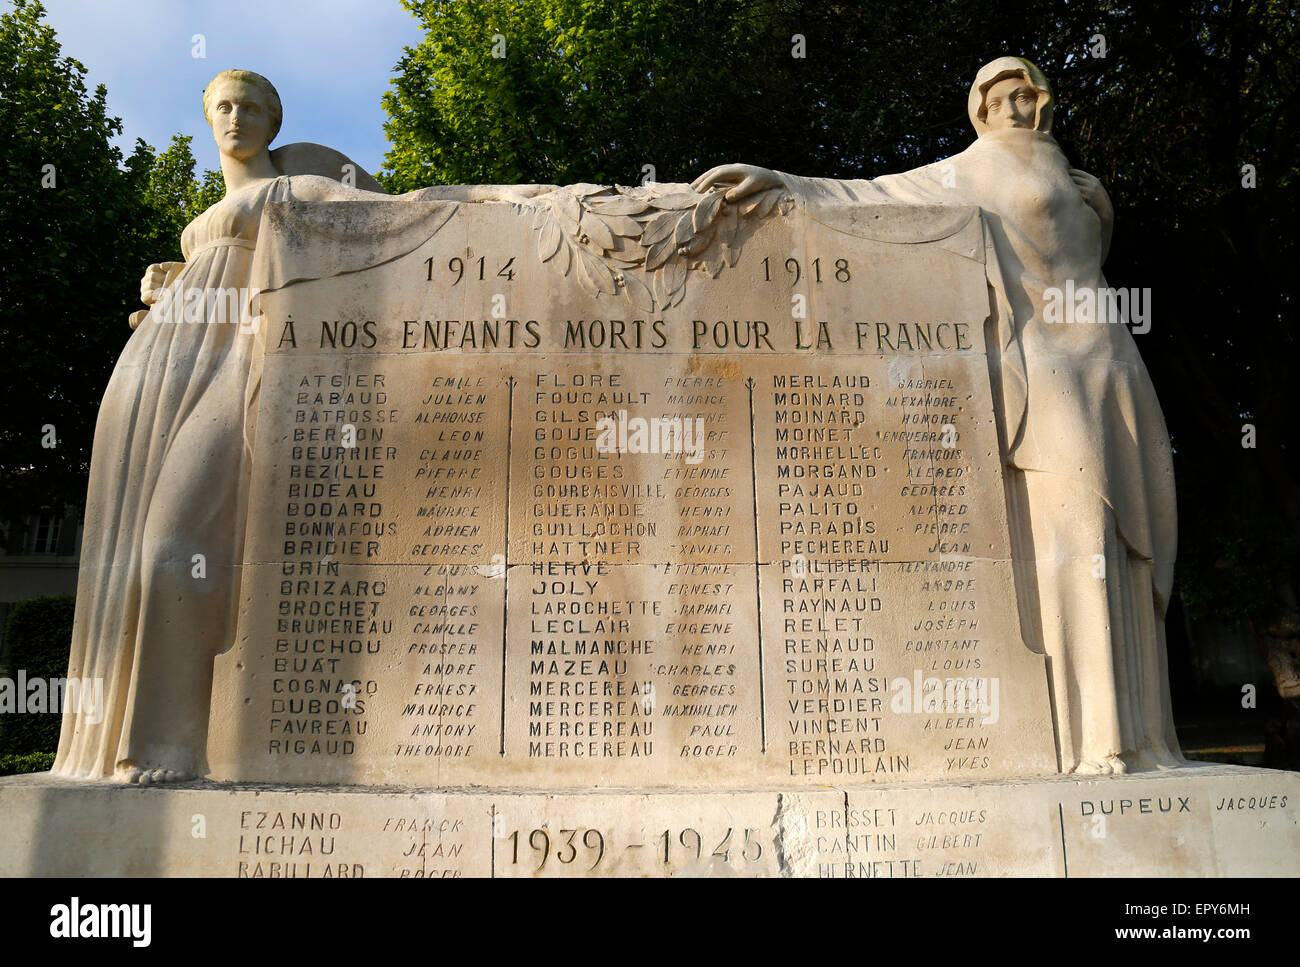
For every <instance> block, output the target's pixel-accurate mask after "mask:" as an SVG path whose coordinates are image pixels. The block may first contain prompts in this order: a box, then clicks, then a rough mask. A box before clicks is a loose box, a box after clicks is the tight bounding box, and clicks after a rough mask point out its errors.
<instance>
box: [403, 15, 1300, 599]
mask: <svg viewBox="0 0 1300 967" xmlns="http://www.w3.org/2000/svg"><path fill="white" fill-rule="evenodd" d="M403 2H404V4H405V6H406V7H407V8H408V9H409V10H410V11H411V12H412V13H413V14H414V15H415V16H416V18H417V19H418V20H419V21H420V23H421V24H422V25H423V27H424V29H425V31H426V33H427V36H426V38H425V39H424V41H423V42H422V43H421V44H420V45H419V46H418V47H416V48H414V49H408V50H407V51H406V54H405V56H404V57H403V58H402V60H401V62H400V63H399V64H398V74H397V76H396V77H395V79H394V81H393V88H392V90H391V91H390V92H389V93H388V94H387V95H386V96H385V99H384V107H385V109H386V111H387V113H388V117H389V121H388V123H387V126H386V130H387V132H388V135H389V138H390V140H391V142H392V150H391V152H390V153H389V155H388V157H387V159H386V171H385V173H384V175H383V176H382V177H383V178H384V179H385V181H386V184H387V186H388V187H389V189H390V190H393V191H405V190H410V189H413V188H417V187H421V186H424V185H429V184H448V183H458V182H516V181H523V182H553V183H559V184H564V183H572V182H596V183H606V184H609V183H615V184H635V183H638V182H640V181H641V172H642V166H643V165H647V164H652V165H654V166H655V169H656V173H657V180H659V181H689V180H690V179H691V178H693V177H694V176H696V175H698V174H700V173H701V172H702V171H704V170H705V169H707V168H709V167H711V166H712V165H715V164H719V163H723V162H728V161H745V162H749V163H752V164H761V165H765V166H768V167H773V168H777V169H778V170H783V171H792V172H796V173H799V174H806V175H822V176H833V177H871V176H875V175H879V174H884V173H887V172H893V171H901V170H906V169H907V168H911V167H915V166H917V165H921V164H926V163H929V162H932V161H936V160H938V159H940V158H943V157H945V156H947V155H950V154H952V153H954V152H956V151H959V150H961V149H962V148H964V147H965V146H966V145H967V144H969V143H970V141H971V139H972V138H973V132H972V130H971V128H970V126H969V123H968V121H967V118H966V98H967V93H968V90H969V85H970V82H971V79H972V78H973V77H974V75H975V72H976V71H977V70H978V68H979V67H980V66H981V65H982V64H984V63H986V62H987V61H989V60H991V59H992V58H994V57H995V56H998V55H1001V54H1018V55H1022V56H1025V57H1028V58H1029V59H1030V60H1033V61H1034V62H1036V63H1037V64H1038V65H1039V66H1040V67H1041V68H1042V69H1043V70H1044V72H1045V73H1046V75H1047V77H1048V78H1049V79H1051V80H1052V82H1053V84H1054V86H1055V89H1056V95H1057V105H1058V106H1057V112H1056V123H1055V128H1054V133H1055V134H1056V136H1057V138H1058V140H1060V142H1061V144H1062V146H1063V147H1064V149H1065V151H1066V154H1067V155H1068V156H1069V157H1070V158H1071V160H1072V161H1073V163H1074V164H1075V165H1076V166H1078V167H1080V168H1084V169H1085V170H1088V171H1091V172H1092V173H1094V174H1096V175H1097V176H1098V177H1099V178H1101V180H1102V181H1103V183H1104V184H1106V186H1107V187H1108V189H1109V190H1110V192H1111V195H1112V197H1113V199H1114V201H1115V206H1116V210H1117V228H1116V236H1115V243H1114V246H1113V248H1112V251H1111V255H1110V259H1109V262H1108V263H1107V274H1108V277H1109V280H1110V282H1111V284H1112V285H1116V286H1120V285H1123V286H1137V287H1143V288H1150V289H1151V290H1152V299H1153V307H1154V316H1153V327H1152V330H1151V332H1150V333H1149V334H1147V335H1144V336H1138V337H1137V339H1138V344H1139V346H1140V348H1141V350H1142V352H1143V356H1144V358H1145V360H1146V362H1147V365H1148V367H1149V368H1150V370H1151V373H1152V378H1153V380H1154V381H1155V385H1156V388H1157V391H1158V392H1159V394H1160V399H1161V402H1162V405H1163V407H1164V410H1165V414H1166V418H1167V420H1168V423H1169V427H1170V431H1171V435H1172V437H1173V441H1174V446H1175V448H1176V454H1175V461H1176V469H1177V473H1178V491H1179V501H1180V516H1181V520H1182V522H1183V523H1182V528H1181V531H1182V535H1181V547H1180V559H1179V561H1180V563H1179V581H1180V585H1181V586H1182V588H1183V589H1184V591H1185V595H1184V597H1185V599H1186V601H1187V603H1188V605H1189V610H1191V611H1193V612H1194V613H1195V614H1215V615H1220V616H1223V615H1235V616H1245V617H1248V618H1251V619H1252V620H1256V621H1262V622H1264V623H1269V622H1277V621H1279V620H1283V621H1285V616H1286V614H1287V613H1290V614H1292V615H1294V614H1295V608H1296V599H1297V594H1296V588H1297V580H1296V579H1297V570H1298V567H1300V565H1298V564H1297V541H1296V539H1295V535H1296V534H1298V533H1300V485H1298V484H1297V480H1296V477H1295V468H1296V466H1297V459H1296V456H1295V447H1296V438H1295V434H1294V432H1293V430H1292V427H1293V426H1294V422H1293V421H1294V418H1293V416H1292V415H1291V411H1292V409H1293V405H1292V397H1291V395H1290V391H1289V390H1288V386H1289V385H1291V384H1290V380H1291V379H1292V376H1291V369H1292V368H1293V366H1294V360H1295V358H1296V328H1297V327H1296V322H1297V308H1296V306H1297V300H1296V296H1297V292H1296V289H1297V282H1296V272H1295V267H1296V266H1297V265H1298V264H1300V258H1297V252H1296V243H1295V238H1296V235H1297V232H1296V225H1297V224H1300V204H1298V198H1297V192H1296V187H1297V184H1300V180H1298V179H1297V172H1298V171H1300V157H1298V154H1300V91H1298V90H1297V88H1298V86H1300V64H1298V60H1297V52H1298V51H1300V10H1298V9H1297V7H1296V6H1295V5H1294V4H1293V3H1287V2H1281V0H1230V2H1227V3H1223V2H1211V0H1192V2H1183V0H1180V2H1177V3H1175V2H1172V0H1149V2H1144V3H1142V4H1129V3H1116V2H1107V0H1071V2H1065V0H1024V2H1021V3H1016V4H1007V3H1003V2H1001V0H924V2H921V0H894V2H886V3H870V4H847V3H826V2H800V0H603V2H597V0H536V2H530V3H522V2H514V0H403ZM497 34H499V35H502V36H504V38H505V56H504V57H494V56H493V44H494V35H497ZM795 35H800V36H801V37H802V38H803V46H804V53H805V55H806V56H804V57H796V56H793V54H794V53H795V44H796V43H797V38H796V37H795ZM497 49H498V51H499V50H500V47H499V45H498V48H497ZM1244 164H1253V165H1254V166H1255V170H1256V172H1257V187H1255V188H1246V187H1243V185H1242V178H1243V174H1242V171H1241V168H1242V165H1244ZM1244 423H1253V424H1254V425H1255V426H1256V432H1257V435H1258V446H1257V447H1256V448H1255V449H1244V448H1243V447H1242V445H1241V442H1242V435H1243V430H1242V425H1243V424H1244ZM1243 548H1244V552H1243Z"/></svg>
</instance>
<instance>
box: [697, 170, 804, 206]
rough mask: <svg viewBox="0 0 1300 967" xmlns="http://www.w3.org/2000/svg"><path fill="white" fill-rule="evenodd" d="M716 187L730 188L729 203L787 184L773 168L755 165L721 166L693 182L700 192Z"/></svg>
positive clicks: (728, 193)
mask: <svg viewBox="0 0 1300 967" xmlns="http://www.w3.org/2000/svg"><path fill="white" fill-rule="evenodd" d="M714 185H727V186H730V187H729V189H728V191H727V201H739V200H740V199H742V198H744V197H745V196H746V195H752V194H754V193H756V192H760V191H766V190H767V189H769V188H781V187H783V186H784V185H785V182H784V181H782V180H781V176H780V175H778V174H777V173H776V172H775V171H773V170H772V169H771V168H759V167H756V166H755V165H719V166H718V167H716V168H710V169H709V170H708V171H706V172H704V174H702V175H700V176H699V177H698V178H696V179H695V180H694V181H692V182H691V188H692V189H693V190H695V191H698V192H705V191H708V190H709V188H711V187H712V186H714Z"/></svg>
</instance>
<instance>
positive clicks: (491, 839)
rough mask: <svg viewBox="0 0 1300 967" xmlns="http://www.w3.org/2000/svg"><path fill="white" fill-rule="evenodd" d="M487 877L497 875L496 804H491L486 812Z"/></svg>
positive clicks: (491, 878)
mask: <svg viewBox="0 0 1300 967" xmlns="http://www.w3.org/2000/svg"><path fill="white" fill-rule="evenodd" d="M488 843H489V844H490V845H489V847H488V850H489V852H488V879H490V880H495V879H496V876H497V806H496V803H493V804H492V808H491V809H490V810H489V813H488Z"/></svg>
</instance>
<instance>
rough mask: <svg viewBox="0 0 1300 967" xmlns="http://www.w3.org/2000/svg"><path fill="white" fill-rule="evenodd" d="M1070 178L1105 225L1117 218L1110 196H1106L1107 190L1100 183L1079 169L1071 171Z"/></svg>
mask: <svg viewBox="0 0 1300 967" xmlns="http://www.w3.org/2000/svg"><path fill="white" fill-rule="evenodd" d="M1070 178H1071V179H1072V180H1073V181H1074V183H1075V185H1076V186H1077V187H1078V189H1079V193H1080V194H1081V195H1083V200H1084V201H1085V202H1087V203H1088V207H1089V208H1091V209H1092V210H1093V211H1095V212H1096V213H1097V216H1098V217H1099V218H1100V219H1101V220H1102V223H1103V224H1104V223H1107V222H1110V221H1112V220H1113V219H1114V218H1115V209H1114V208H1112V207H1111V204H1110V195H1108V194H1106V189H1105V188H1104V187H1102V184H1101V182H1100V181H1098V180H1097V179H1096V178H1094V177H1093V176H1092V175H1090V174H1088V172H1086V171H1080V170H1079V169H1078V168H1071V169H1070Z"/></svg>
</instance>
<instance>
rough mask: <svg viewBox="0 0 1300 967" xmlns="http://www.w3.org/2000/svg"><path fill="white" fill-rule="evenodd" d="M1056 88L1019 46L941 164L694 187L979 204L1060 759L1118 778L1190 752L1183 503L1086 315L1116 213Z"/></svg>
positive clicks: (729, 169) (1019, 507)
mask: <svg viewBox="0 0 1300 967" xmlns="http://www.w3.org/2000/svg"><path fill="white" fill-rule="evenodd" d="M1052 103H1053V102H1052V91H1051V87H1050V85H1049V84H1048V82H1047V79H1046V78H1045V77H1043V75H1042V73H1041V72H1040V71H1039V70H1038V68H1037V67H1035V66H1034V65H1033V64H1031V63H1030V62H1029V61H1027V60H1024V59H1022V58H1019V57H1000V58H998V59H997V60H994V61H992V62H991V63H989V64H986V65H985V66H984V67H983V68H981V69H980V71H979V73H978V74H977V75H976V77H975V81H974V83H973V84H972V85H971V90H970V97H969V101H968V110H969V115H970V120H971V124H972V125H973V126H974V128H975V131H976V134H977V135H978V138H977V140H976V141H975V142H974V143H973V144H972V145H971V146H970V147H969V148H967V149H966V150H965V151H962V152H961V153H959V154H957V155H954V156H953V157H951V158H948V159H946V160H945V161H941V162H937V163H935V164H931V165H926V166H925V167H922V168H917V169H915V170H913V171H909V172H905V173H902V174H897V175H885V176H883V177H880V178H875V179H872V180H847V181H841V180H836V179H830V178H801V177H798V176H795V175H788V174H783V173H779V172H773V171H769V170H767V169H761V168H753V167H750V166H748V165H725V166H722V167H719V168H714V169H712V170H711V171H709V172H706V173H705V174H704V175H702V176H701V177H700V178H698V179H696V181H695V183H694V187H695V188H696V189H697V190H704V189H706V188H708V187H709V186H711V185H714V184H719V185H724V186H729V190H728V193H727V200H728V201H734V200H736V199H738V198H742V197H744V196H745V195H747V194H750V193H752V192H755V191H761V190H763V189H766V188H773V187H784V188H785V189H786V190H787V191H789V192H790V194H792V195H793V196H794V197H795V199H796V201H797V202H798V203H799V204H801V205H802V206H803V207H804V209H805V211H806V212H807V214H808V215H809V217H811V218H814V219H816V218H817V217H818V210H819V208H820V207H822V206H825V205H828V204H834V205H843V204H844V203H846V202H848V203H856V204H890V205H898V204H926V205H935V204H944V205H974V206H978V207H979V208H981V209H983V212H984V219H985V234H986V239H987V241H988V243H989V244H988V245H987V246H986V249H987V250H988V251H989V281H990V284H991V286H992V287H993V290H994V295H995V298H994V302H995V304H996V309H997V318H996V326H997V330H996V332H997V337H996V340H994V339H992V338H990V340H989V351H990V355H991V357H995V358H992V359H991V361H992V363H993V368H994V383H995V385H994V393H995V399H998V400H1000V404H999V410H1000V412H999V414H998V416H999V424H1000V425H999V431H1000V434H1001V436H1002V439H1003V441H1004V446H1005V462H1006V464H1007V467H1008V474H1009V479H1010V484H1011V486H1010V488H1009V489H1010V491H1011V493H1010V496H1009V500H1010V503H1011V507H1010V510H1011V518H1012V520H1013V522H1014V524H1013V526H1014V527H1015V528H1016V530H1017V532H1016V533H1015V534H1013V546H1014V547H1015V548H1016V551H1015V554H1016V557H1017V559H1018V562H1019V563H1020V564H1021V566H1020V567H1019V568H1018V584H1021V585H1022V587H1021V592H1020V593H1021V595H1022V596H1023V598H1024V599H1025V600H1024V601H1022V615H1023V617H1024V618H1025V619H1026V620H1025V627H1026V629H1027V630H1028V629H1033V630H1035V631H1036V632H1037V637H1038V641H1039V643H1040V646H1041V647H1042V649H1043V650H1044V651H1045V653H1046V655H1047V657H1048V666H1049V676H1050V682H1049V684H1050V686H1051V691H1052V696H1053V707H1054V708H1053V711H1054V714H1055V719H1056V726H1057V742H1058V750H1059V755H1060V765H1061V769H1062V771H1064V772H1083V773H1110V772H1123V771H1126V770H1128V769H1135V768H1151V767H1167V766H1173V765H1177V764H1178V763H1179V762H1180V761H1181V759H1180V757H1179V753H1178V744H1177V738H1176V736H1175V734H1174V728H1173V717H1172V712H1171V708H1170V701H1169V684H1168V670H1167V659H1166V657H1165V642H1164V616H1165V610H1166V608H1167V607H1168V604H1169V595H1170V591H1171V588H1172V584H1173V563H1174V551H1175V546H1176V516H1175V497H1174V481H1173V462H1172V458H1171V452H1170V447H1169V435H1168V432H1167V431H1166V429H1165V422H1164V417H1163V415H1162V414H1161V411H1160V406H1159V403H1158V402H1157V401H1156V396H1155V390H1154V388H1153V386H1152V384H1151V379H1150V377H1149V376H1148V375H1147V371H1146V367H1145V366H1144V365H1143V363H1142V358H1141V356H1140V355H1139V354H1138V351H1137V346H1136V344H1135V343H1134V340H1133V336H1132V334H1131V333H1130V332H1129V330H1128V328H1127V326H1125V325H1123V324H1122V323H1123V322H1124V321H1125V320H1124V319H1123V318H1122V317H1121V315H1120V314H1116V313H1115V312H1114V305H1113V303H1109V302H1108V301H1107V300H1106V299H1105V298H1102V299H1101V300H1100V303H1101V305H1100V309H1094V311H1093V312H1092V313H1091V314H1089V315H1087V317H1086V318H1079V317H1078V316H1077V315H1074V314H1072V310H1073V306H1072V305H1066V306H1064V307H1063V306H1062V303H1063V301H1064V298H1065V294H1066V293H1071V294H1072V293H1081V292H1085V291H1087V292H1090V293H1092V294H1093V305H1094V306H1095V305H1096V303H1097V301H1098V300H1097V299H1096V294H1097V293H1098V292H1101V293H1106V292H1108V291H1109V290H1108V289H1107V287H1106V280H1105V278H1104V277H1103V275H1102V272H1101V266H1102V263H1103V262H1104V261H1105V257H1106V252H1107V250H1108V248H1109V243H1110V234H1111V225H1112V220H1113V211H1112V208H1111V204H1110V200H1109V198H1108V197H1107V195H1106V192H1105V189H1103V188H1102V186H1101V184H1100V183H1099V182H1098V181H1097V179H1095V178H1093V177H1092V176H1091V175H1089V174H1086V173H1085V172H1082V171H1079V170H1077V169H1073V168H1071V167H1070V166H1069V163H1068V162H1067V161H1066V158H1065V155H1064V153H1063V152H1062V151H1061V148H1060V146H1059V145H1058V144H1057V143H1056V141H1055V139H1054V138H1053V137H1052V135H1051V127H1052Z"/></svg>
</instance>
